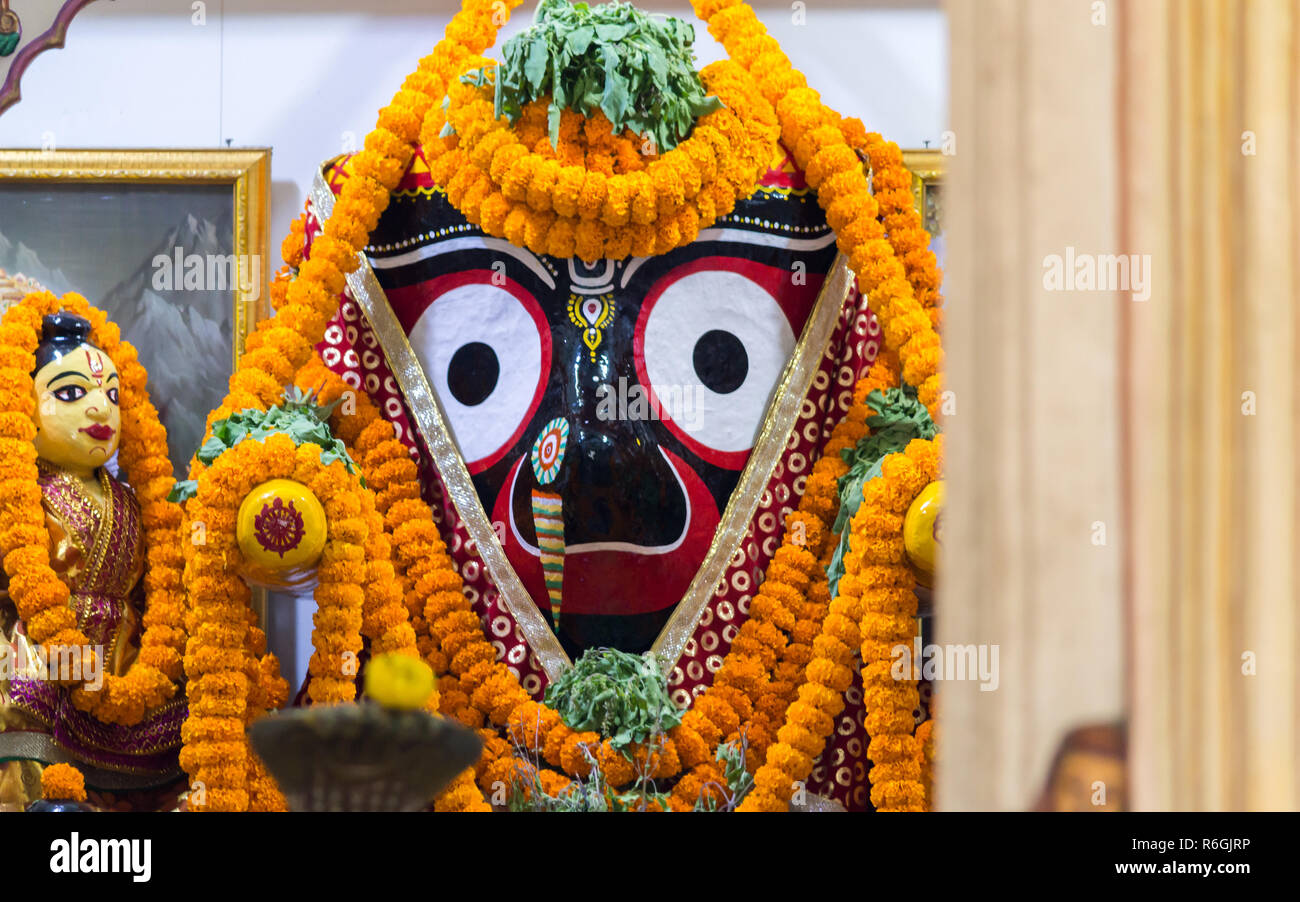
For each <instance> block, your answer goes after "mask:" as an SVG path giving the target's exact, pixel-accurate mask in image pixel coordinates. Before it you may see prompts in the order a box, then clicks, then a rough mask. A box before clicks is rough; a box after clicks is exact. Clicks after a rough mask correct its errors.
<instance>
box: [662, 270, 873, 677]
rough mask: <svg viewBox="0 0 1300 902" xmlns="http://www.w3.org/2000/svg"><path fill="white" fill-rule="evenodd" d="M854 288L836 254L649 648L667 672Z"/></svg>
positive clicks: (777, 454)
mask: <svg viewBox="0 0 1300 902" xmlns="http://www.w3.org/2000/svg"><path fill="white" fill-rule="evenodd" d="M852 287H853V274H852V273H851V272H850V271H849V264H848V259H847V258H846V257H845V256H844V255H843V254H836V255H835V262H834V263H832V264H831V271H830V275H829V276H827V278H826V281H825V282H824V283H823V284H822V288H821V291H819V292H818V293H817V303H816V306H814V308H813V312H812V316H810V317H809V318H808V322H807V323H806V324H805V325H804V330H803V335H802V336H800V338H799V343H798V344H797V345H795V350H794V353H793V354H791V355H790V359H789V361H787V362H786V365H785V370H784V372H782V374H781V381H780V382H778V383H777V387H776V390H775V393H776V403H775V404H774V405H773V406H772V407H770V408H768V412H767V418H766V420H765V421H764V422H763V429H762V431H761V432H759V434H758V438H757V439H756V440H755V441H754V450H753V451H751V452H750V454H749V460H748V461H747V462H746V463H745V469H744V471H743V472H742V473H741V474H740V481H739V482H738V483H736V490H735V491H734V492H732V493H731V499H730V500H729V501H728V502H727V509H726V511H725V512H724V513H723V515H722V522H721V523H720V524H719V526H718V531H717V532H716V533H714V536H713V544H712V545H710V546H709V553H708V554H707V555H705V557H704V562H703V563H702V564H700V569H699V570H697V571H696V573H695V578H694V579H693V580H691V584H690V586H689V587H688V588H687V589H686V594H685V595H684V596H682V600H681V601H680V602H679V603H678V605H677V607H676V609H675V610H674V611H673V614H672V616H671V617H670V618H668V623H666V624H665V625H664V628H663V631H662V632H661V633H660V634H659V638H658V639H656V640H655V643H654V645H652V646H651V647H650V648H651V651H653V652H654V653H655V655H657V656H659V657H660V658H661V662H662V664H663V665H664V666H665V667H666V668H667V669H671V667H673V666H676V663H677V661H678V660H680V659H681V656H682V650H683V649H684V648H685V647H686V642H687V640H689V639H690V638H691V635H692V634H693V633H694V632H695V628H696V626H697V625H698V624H699V621H700V617H701V616H702V615H703V614H704V608H705V607H706V606H707V605H708V603H709V599H710V598H712V597H713V593H714V591H715V589H716V587H717V585H718V583H719V582H720V581H721V580H722V579H723V577H724V575H725V574H726V569H727V566H728V565H729V564H730V563H731V559H732V557H734V556H735V553H736V549H737V548H739V547H740V543H741V541H742V540H743V539H744V538H745V534H746V533H747V532H748V531H749V528H750V525H751V522H752V520H753V517H754V511H755V509H756V508H757V507H758V499H759V497H760V496H761V495H762V494H763V490H764V489H765V488H766V487H767V484H768V483H769V482H771V480H772V471H773V470H775V469H776V465H777V463H778V462H779V461H780V459H781V454H782V453H783V452H784V451H785V445H786V441H787V440H788V439H789V437H790V430H791V429H793V428H794V424H795V421H796V420H797V419H798V416H799V410H800V408H801V407H803V402H804V399H805V398H806V397H807V396H808V389H809V387H810V386H811V385H812V380H813V376H814V375H816V373H817V370H818V368H819V366H820V365H821V360H822V357H824V356H825V355H826V349H827V346H828V345H829V344H830V340H831V335H832V334H834V332H835V323H836V322H837V321H838V320H839V314H840V310H841V309H842V308H843V306H844V301H845V299H846V298H847V297H848V295H849V290H850V289H851V288H852Z"/></svg>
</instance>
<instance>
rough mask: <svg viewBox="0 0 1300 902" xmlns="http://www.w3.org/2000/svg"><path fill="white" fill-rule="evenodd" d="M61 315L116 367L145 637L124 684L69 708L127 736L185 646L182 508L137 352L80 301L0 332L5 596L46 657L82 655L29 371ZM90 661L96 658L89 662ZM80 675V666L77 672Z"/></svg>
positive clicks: (7, 319)
mask: <svg viewBox="0 0 1300 902" xmlns="http://www.w3.org/2000/svg"><path fill="white" fill-rule="evenodd" d="M60 310H67V311H69V312H71V313H75V314H76V315H78V316H81V317H83V318H85V319H87V320H89V321H90V324H91V338H90V340H91V341H92V342H93V343H94V344H95V345H96V346H97V347H99V348H100V349H101V350H103V351H104V353H105V354H107V355H108V356H109V358H110V359H111V360H112V361H113V362H114V364H115V365H116V366H117V368H118V374H119V378H120V380H121V389H120V402H121V417H122V434H121V443H120V445H119V451H118V462H119V464H120V465H121V468H122V470H123V471H124V473H125V474H126V476H127V477H128V478H129V479H130V480H131V483H132V488H133V490H134V492H135V495H136V498H137V500H138V501H139V502H140V513H141V518H142V522H143V527H144V545H145V549H146V569H145V573H144V577H143V580H144V588H145V612H144V617H143V626H144V633H143V635H142V636H141V640H140V653H139V655H138V656H137V658H136V660H135V662H134V663H133V664H132V665H131V667H130V669H129V670H128V671H127V672H126V674H124V675H122V676H116V675H112V674H105V675H104V679H103V685H102V686H101V687H100V689H99V690H98V691H91V690H88V689H84V688H82V687H81V686H80V685H78V684H65V685H68V688H69V689H71V692H72V699H73V703H74V704H75V705H76V706H77V707H78V708H80V709H81V710H83V711H87V712H88V713H90V714H92V715H93V716H94V717H96V718H97V719H98V720H101V721H103V722H106V723H116V724H122V725H124V726H132V725H134V724H137V723H139V722H140V721H141V719H142V718H143V717H144V715H145V713H146V712H147V711H148V710H149V709H152V708H156V707H157V706H159V705H161V704H163V703H164V702H166V701H167V700H168V699H170V698H172V697H173V696H174V695H175V694H176V688H177V687H176V683H177V681H178V680H179V679H180V677H181V673H182V670H181V657H180V652H181V651H182V650H183V648H184V646H185V630H184V622H183V610H184V596H183V595H182V588H181V552H180V549H179V548H178V547H177V534H176V528H177V526H178V524H179V523H180V508H179V507H178V506H177V505H175V504H172V503H171V502H169V501H168V500H167V494H168V492H170V491H171V487H172V483H173V481H174V480H173V478H172V466H171V461H170V459H169V458H168V452H167V433H166V430H165V429H164V428H163V425H162V423H161V422H160V421H159V419H158V411H157V410H156V409H155V408H154V406H153V404H152V403H150V401H149V395H148V391H147V388H146V380H147V374H146V373H145V369H144V367H143V366H141V365H140V362H139V360H138V358H137V356H136V351H135V348H133V347H132V346H131V345H130V344H129V343H127V342H125V341H122V340H121V333H120V332H119V330H118V328H117V326H116V325H114V324H113V323H110V322H108V319H107V317H106V316H105V314H104V312H103V311H101V310H97V309H96V308H94V307H91V306H90V305H89V304H87V303H86V299H85V298H83V297H81V296H80V295H78V294H67V295H64V297H63V298H61V299H60V298H56V297H55V296H54V295H53V294H50V293H49V292H38V293H34V294H29V295H27V296H26V297H25V298H24V299H23V300H22V301H20V302H19V303H17V304H15V305H14V306H13V307H11V308H10V309H9V310H8V311H7V312H6V313H5V316H4V321H3V325H2V326H0V459H2V460H3V463H2V464H0V498H3V499H4V500H3V502H0V554H3V556H4V569H5V573H6V574H7V575H8V577H9V593H10V596H11V597H12V598H13V600H14V604H15V606H16V607H17V610H18V615H19V616H20V617H21V618H22V619H23V621H24V623H25V624H26V629H27V632H28V635H30V636H31V638H32V639H33V640H34V641H35V642H37V643H39V644H40V645H41V646H42V647H44V648H45V649H46V651H47V653H49V652H51V651H53V650H54V649H55V648H57V647H59V646H70V647H76V648H78V649H88V648H89V646H90V640H89V639H87V637H86V635H85V633H83V632H82V631H81V630H80V629H78V628H77V618H76V614H75V613H74V612H73V610H72V608H71V607H70V605H69V603H68V602H69V591H68V586H67V584H65V583H64V582H63V581H62V580H61V579H60V578H59V577H58V575H57V574H55V572H54V570H53V569H51V567H50V561H49V551H48V549H49V546H50V537H49V532H48V529H47V528H46V525H45V514H44V510H43V508H42V506H41V492H40V488H39V486H38V485H37V481H36V480H37V467H36V459H37V458H36V449H35V447H34V446H33V444H32V439H33V438H34V437H35V435H36V427H35V425H34V424H33V423H32V419H31V418H32V414H33V412H34V411H35V403H36V401H35V390H34V388H33V382H32V375H31V373H32V370H34V369H35V367H36V361H35V351H36V348H37V345H38V344H39V343H40V335H41V322H42V319H43V318H44V317H45V315H46V314H49V313H56V312H58V311H60ZM92 654H93V652H92ZM84 669H86V665H85V664H83V670H84Z"/></svg>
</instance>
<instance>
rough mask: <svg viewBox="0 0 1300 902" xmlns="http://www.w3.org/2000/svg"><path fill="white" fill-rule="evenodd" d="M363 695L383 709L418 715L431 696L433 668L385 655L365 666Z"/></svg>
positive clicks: (419, 662) (406, 658)
mask: <svg viewBox="0 0 1300 902" xmlns="http://www.w3.org/2000/svg"><path fill="white" fill-rule="evenodd" d="M365 682H366V695H367V696H369V697H370V698H372V699H374V700H375V701H377V702H379V704H381V705H383V706H384V707H385V708H399V709H402V710H405V711H418V710H419V709H420V708H423V707H424V703H425V701H426V700H427V699H428V698H429V694H430V693H431V692H433V668H432V667H430V666H429V665H428V664H426V663H424V662H423V661H421V660H420V659H419V658H413V657H410V656H409V655H399V654H396V653H395V652H388V653H386V654H382V655H379V656H378V657H376V658H371V659H370V663H368V664H367V665H366V679H365Z"/></svg>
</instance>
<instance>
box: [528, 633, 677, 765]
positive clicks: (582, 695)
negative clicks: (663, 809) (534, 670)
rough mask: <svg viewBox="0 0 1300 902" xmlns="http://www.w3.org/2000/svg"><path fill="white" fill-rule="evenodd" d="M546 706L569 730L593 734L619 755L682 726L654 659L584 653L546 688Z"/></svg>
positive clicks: (595, 650) (612, 652) (607, 652)
mask: <svg viewBox="0 0 1300 902" xmlns="http://www.w3.org/2000/svg"><path fill="white" fill-rule="evenodd" d="M546 704H547V705H549V706H550V707H552V708H554V709H555V711H556V712H557V713H559V715H560V717H561V718H562V719H563V720H564V722H565V723H566V724H568V725H569V727H571V728H572V729H574V730H594V731H595V732H598V733H600V734H601V735H602V736H607V737H609V741H610V745H612V746H613V747H614V748H617V749H623V748H625V747H627V746H629V745H631V744H632V743H634V742H645V741H646V740H648V739H649V738H650V737H651V736H653V735H656V734H659V733H664V732H667V731H668V730H671V729H672V728H673V727H675V726H677V725H678V724H679V723H681V721H682V712H681V711H680V710H679V709H678V708H677V706H676V705H674V704H673V700H672V698H670V697H669V695H668V681H667V679H665V678H664V675H663V671H661V670H660V669H659V665H658V663H657V662H656V661H655V658H654V655H653V654H650V653H649V652H647V653H646V654H644V655H632V654H628V653H627V652H623V651H618V650H617V649H613V648H589V649H587V650H586V651H585V652H583V655H582V657H581V658H579V659H578V660H577V662H575V663H574V665H573V666H572V667H571V668H569V669H568V670H566V671H565V672H564V673H563V674H562V675H561V676H560V678H559V679H558V680H556V681H555V682H554V683H551V685H549V686H547V687H546Z"/></svg>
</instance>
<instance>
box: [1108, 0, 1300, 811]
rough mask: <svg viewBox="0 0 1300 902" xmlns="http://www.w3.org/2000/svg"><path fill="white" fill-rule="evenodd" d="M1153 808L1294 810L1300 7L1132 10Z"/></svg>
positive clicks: (1144, 740) (1126, 54)
mask: <svg viewBox="0 0 1300 902" xmlns="http://www.w3.org/2000/svg"><path fill="white" fill-rule="evenodd" d="M1118 12H1119V25H1120V28H1119V31H1118V34H1117V37H1118V39H1119V54H1120V64H1119V68H1120V73H1121V84H1120V86H1119V91H1118V94H1117V102H1118V107H1119V126H1120V137H1121V141H1120V144H1119V159H1120V170H1121V173H1122V177H1123V181H1122V183H1121V184H1122V190H1121V220H1120V228H1121V237H1122V240H1123V241H1124V242H1125V243H1127V244H1130V245H1132V246H1134V247H1136V248H1140V249H1142V250H1143V251H1144V252H1146V253H1150V254H1152V257H1153V260H1154V262H1155V275H1154V279H1155V285H1156V289H1155V290H1154V291H1153V293H1152V296H1151V300H1150V301H1148V302H1147V303H1143V304H1125V305H1123V308H1122V316H1123V329H1122V332H1121V334H1122V336H1123V361H1124V365H1125V367H1126V369H1127V372H1126V378H1125V384H1124V395H1123V397H1124V405H1125V407H1124V417H1125V424H1126V425H1125V454H1126V461H1127V467H1126V474H1125V476H1126V486H1127V493H1126V494H1127V515H1128V522H1129V530H1128V533H1129V536H1130V541H1129V542H1128V543H1127V544H1126V546H1125V553H1126V555H1127V561H1126V567H1125V572H1126V577H1127V578H1126V587H1127V590H1128V593H1127V594H1128V599H1129V604H1130V609H1131V618H1130V627H1131V635H1132V642H1131V650H1132V669H1131V680H1132V686H1131V693H1130V697H1131V702H1132V711H1131V716H1130V722H1131V749H1130V760H1131V767H1130V775H1131V782H1132V784H1133V792H1134V803H1135V806H1136V807H1138V808H1141V809H1178V810H1190V809H1209V810H1220V809H1226V810H1238V809H1295V808H1300V703H1298V697H1300V664H1298V663H1297V656H1298V655H1297V653H1298V651H1300V584H1298V583H1297V563H1296V559H1297V558H1298V557H1300V492H1298V491H1297V479H1298V477H1300V465H1298V464H1297V458H1296V441H1297V438H1298V437H1300V436H1297V428H1298V427H1297V424H1298V423H1300V362H1298V361H1297V356H1296V355H1297V352H1298V351H1300V272H1298V268H1300V177H1298V176H1297V165H1300V7H1298V6H1297V4H1296V3H1295V2H1294V0H1248V2H1247V0H1193V2H1171V0H1131V2H1128V3H1125V4H1124V5H1123V6H1121V7H1119V10H1118Z"/></svg>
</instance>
